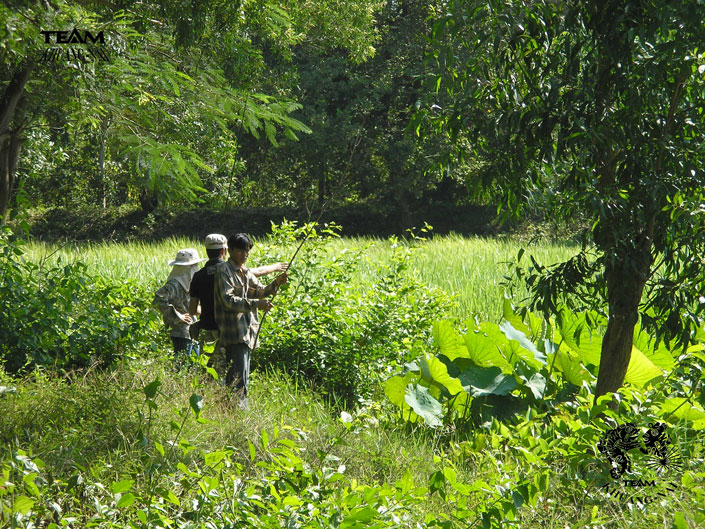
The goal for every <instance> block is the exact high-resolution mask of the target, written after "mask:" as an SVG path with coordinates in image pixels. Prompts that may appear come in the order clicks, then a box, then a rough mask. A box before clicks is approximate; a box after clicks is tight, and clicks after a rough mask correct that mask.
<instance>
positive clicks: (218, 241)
mask: <svg viewBox="0 0 705 529" xmlns="http://www.w3.org/2000/svg"><path fill="white" fill-rule="evenodd" d="M227 247H228V239H227V237H225V235H221V234H220V233H211V234H210V235H207V236H206V250H220V249H221V248H227Z"/></svg>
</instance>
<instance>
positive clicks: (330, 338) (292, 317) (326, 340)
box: [254, 222, 447, 403]
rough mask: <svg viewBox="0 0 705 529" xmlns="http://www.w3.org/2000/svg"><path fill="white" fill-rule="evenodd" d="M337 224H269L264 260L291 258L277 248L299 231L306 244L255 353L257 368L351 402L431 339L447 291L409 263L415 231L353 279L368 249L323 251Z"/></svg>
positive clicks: (417, 239) (294, 238)
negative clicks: (434, 285)
mask: <svg viewBox="0 0 705 529" xmlns="http://www.w3.org/2000/svg"><path fill="white" fill-rule="evenodd" d="M338 230H339V228H338V227H336V226H327V227H322V228H321V227H319V226H317V225H315V224H309V225H304V226H301V227H296V226H295V224H293V223H286V222H285V223H283V224H282V225H280V226H276V225H273V227H272V237H271V238H270V240H269V242H268V247H269V248H268V249H266V250H265V252H266V253H265V255H266V257H265V259H266V260H267V261H268V260H272V259H274V260H281V259H287V258H290V256H283V255H281V254H278V253H276V248H278V247H284V246H287V245H288V246H289V247H291V245H292V244H293V243H294V242H295V241H297V240H298V239H300V238H302V237H306V242H305V243H304V245H303V246H302V248H301V251H300V253H299V255H298V257H297V260H296V261H295V262H294V264H293V266H292V270H291V281H290V284H289V285H288V286H287V287H285V288H284V289H283V290H282V292H281V293H280V294H279V296H278V298H277V302H276V305H277V308H276V309H274V310H273V311H272V315H271V318H268V319H267V321H266V324H265V326H263V332H262V336H261V338H262V340H261V349H260V350H259V351H258V352H257V354H256V355H255V356H254V358H255V361H256V362H257V363H258V364H259V365H260V366H263V367H276V368H279V369H284V370H285V371H287V372H288V373H290V374H292V375H294V376H299V377H301V378H303V379H305V380H306V381H307V382H309V383H312V384H313V385H314V386H316V387H318V388H319V389H320V390H321V391H322V392H323V393H325V394H326V395H329V396H331V397H333V398H334V399H340V400H342V401H345V402H348V403H350V402H353V401H355V400H356V399H357V398H359V397H361V396H365V395H368V394H369V393H370V392H371V391H372V389H373V388H374V386H375V384H376V383H377V382H378V381H379V380H381V379H383V378H386V376H388V375H389V374H391V373H393V372H395V371H396V370H397V369H398V368H399V367H400V366H401V365H402V364H403V363H404V362H405V361H407V360H409V359H410V356H411V355H412V353H411V351H412V350H413V349H414V347H415V344H418V343H420V342H424V341H425V340H427V339H428V338H429V337H430V336H429V331H430V328H431V322H432V321H433V320H434V319H435V318H437V317H438V315H439V310H440V307H441V306H443V305H444V304H447V297H446V296H445V295H444V294H442V293H441V292H440V291H438V290H436V289H431V288H428V287H427V286H425V285H424V284H423V283H422V282H421V281H419V280H418V279H417V278H416V277H415V276H414V274H413V272H412V271H411V270H410V269H409V262H410V258H411V255H412V252H413V251H414V249H415V248H416V247H417V246H418V245H419V244H420V243H421V242H422V241H423V239H422V238H420V237H413V236H412V238H411V242H410V243H406V242H402V241H400V240H398V239H392V242H393V246H394V253H393V255H392V258H391V259H390V261H389V262H388V263H386V264H380V265H375V267H374V272H373V273H372V274H370V276H369V278H368V280H367V281H365V282H361V283H358V284H355V283H354V282H353V279H352V278H353V275H354V273H355V272H356V270H357V269H358V267H359V265H360V263H361V261H362V260H363V259H364V256H365V250H366V248H365V247H361V248H356V249H353V250H349V251H343V252H341V253H339V254H337V255H327V254H326V251H325V244H326V242H327V241H329V240H330V238H332V237H337V236H338Z"/></svg>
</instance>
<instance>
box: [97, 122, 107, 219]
mask: <svg viewBox="0 0 705 529" xmlns="http://www.w3.org/2000/svg"><path fill="white" fill-rule="evenodd" d="M99 141H100V146H99V147H98V181H99V182H100V185H99V193H100V194H101V196H100V202H101V204H102V205H103V209H106V208H107V207H108V185H107V184H106V182H105V134H104V133H103V134H101V135H100V140H99Z"/></svg>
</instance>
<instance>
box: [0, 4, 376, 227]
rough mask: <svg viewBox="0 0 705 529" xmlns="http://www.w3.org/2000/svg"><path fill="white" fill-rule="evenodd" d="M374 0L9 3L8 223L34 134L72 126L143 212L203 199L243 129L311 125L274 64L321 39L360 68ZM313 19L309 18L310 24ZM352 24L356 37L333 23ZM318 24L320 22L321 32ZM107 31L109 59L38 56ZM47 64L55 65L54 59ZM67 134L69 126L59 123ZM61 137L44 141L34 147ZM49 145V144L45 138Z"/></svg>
mask: <svg viewBox="0 0 705 529" xmlns="http://www.w3.org/2000/svg"><path fill="white" fill-rule="evenodd" d="M378 5H379V2H378V1H377V0H374V1H373V0H365V1H362V2H347V3H344V5H342V6H341V5H335V6H334V5H332V4H330V3H325V2H324V3H319V4H318V5H316V6H312V3H311V2H307V1H304V0H301V1H297V0H287V1H282V2H278V1H269V0H252V1H241V2H221V1H218V0H212V1H205V2H203V1H195V0H184V1H179V2H160V1H153V2H140V3H137V4H135V3H133V2H127V1H115V2H101V3H95V2H75V1H74V2H67V1H64V0H57V1H51V2H39V1H35V2H17V3H15V4H12V3H11V4H5V5H3V6H2V7H0V21H1V22H2V24H1V25H0V28H1V29H0V31H2V34H1V36H0V42H1V45H0V57H1V58H2V67H1V69H0V75H1V77H0V83H1V84H0V89H1V90H2V96H1V99H0V140H1V141H0V215H3V216H4V214H5V211H6V209H7V206H8V201H9V197H10V193H11V191H12V188H13V185H14V183H15V177H16V172H17V163H18V160H19V157H20V152H21V150H20V146H21V144H22V142H23V140H25V139H26V138H27V135H28V134H27V133H28V132H29V131H31V130H32V127H37V126H39V127H44V128H49V129H54V130H56V129H57V128H61V127H67V128H70V130H71V134H72V135H73V137H74V138H77V137H78V136H79V135H83V137H82V140H83V141H87V142H88V143H91V142H96V143H98V144H100V148H99V149H98V150H100V152H101V159H102V158H103V157H104V156H105V148H106V145H107V148H108V152H109V153H111V156H112V158H113V160H115V161H117V162H118V163H119V164H121V165H122V166H123V174H124V175H125V176H126V177H127V178H128V179H131V180H132V186H133V187H134V188H136V189H140V190H141V192H142V194H143V198H144V199H145V201H146V202H149V201H154V200H155V199H159V198H165V197H169V198H171V199H183V200H189V201H190V200H195V199H196V198H197V196H198V195H199V194H200V192H201V191H202V183H203V182H202V177H203V176H204V175H206V174H208V173H212V172H217V171H218V170H219V169H220V168H222V167H223V166H232V165H233V163H234V160H235V159H236V149H237V138H236V134H235V133H236V131H238V130H244V131H247V132H248V133H250V134H252V135H254V136H256V137H258V138H259V137H262V138H267V139H268V140H269V141H271V142H276V141H277V137H278V136H280V135H282V134H284V135H286V136H287V137H289V138H290V139H295V138H296V137H297V134H298V133H302V132H303V133H308V132H310V129H309V127H308V126H306V125H305V124H304V123H302V122H301V121H299V120H297V119H295V118H293V117H292V116H291V114H292V112H293V111H295V110H297V109H298V108H300V105H299V104H298V103H297V102H295V101H293V100H292V99H291V98H289V97H286V96H285V95H283V94H282V92H281V91H276V90H275V91H273V92H271V93H262V90H261V88H262V87H263V86H264V85H265V83H264V82H263V79H264V77H266V76H267V72H266V66H265V64H266V63H265V61H264V57H265V56H266V55H268V54H275V55H279V56H282V57H286V56H287V55H289V54H290V50H291V48H292V46H295V45H296V44H297V43H298V42H301V41H302V40H303V39H305V38H308V34H307V32H308V33H310V34H311V38H315V39H316V41H317V42H318V43H319V45H320V46H331V47H340V48H345V49H348V50H349V54H350V56H351V57H353V58H355V59H358V60H363V59H364V58H366V57H368V56H369V55H370V54H372V53H373V52H374V48H373V47H372V45H371V43H373V42H374V28H373V26H372V22H373V17H374V13H375V11H376V9H377V7H378ZM309 10H310V12H311V16H307V12H308V11H309ZM341 20H345V21H346V30H345V31H340V30H339V29H338V28H337V24H338V23H339V22H340V21H341ZM315 21H318V22H319V23H318V24H314V23H313V22H315ZM45 28H46V29H48V30H50V31H60V30H61V31H71V30H72V29H74V28H77V29H78V30H79V31H86V30H89V31H90V32H92V34H94V35H95V34H97V33H98V32H101V31H102V32H103V34H104V36H105V40H106V43H105V47H106V49H107V51H108V54H109V56H110V58H109V60H92V61H82V60H77V59H76V60H74V59H71V58H66V59H65V60H61V61H53V62H52V61H46V60H42V56H43V52H45V51H46V47H47V45H46V43H45V42H44V40H43V35H42V34H40V31H42V30H45ZM45 58H46V57H45ZM57 124H59V125H57ZM50 139H51V138H47V137H46V136H41V135H38V136H36V135H35V136H34V137H33V140H34V143H33V145H32V146H33V148H34V150H35V151H36V150H39V149H38V147H37V146H38V144H39V143H41V142H42V141H44V148H45V149H46V148H47V147H46V144H47V143H46V142H47V141H49V140H50ZM45 140H46V141H45Z"/></svg>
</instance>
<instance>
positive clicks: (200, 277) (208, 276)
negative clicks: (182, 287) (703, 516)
mask: <svg viewBox="0 0 705 529" xmlns="http://www.w3.org/2000/svg"><path fill="white" fill-rule="evenodd" d="M222 262H223V260H222V259H220V258H216V259H210V260H209V261H208V262H207V263H206V264H205V265H204V267H203V268H201V269H200V270H199V271H198V272H196V273H195V274H194V276H193V279H191V288H190V290H189V294H190V295H191V298H197V299H198V300H199V302H200V304H201V317H200V320H199V322H200V330H202V331H217V330H218V325H217V324H216V322H215V314H214V312H213V285H214V284H215V268H216V265H217V264H218V263H222Z"/></svg>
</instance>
